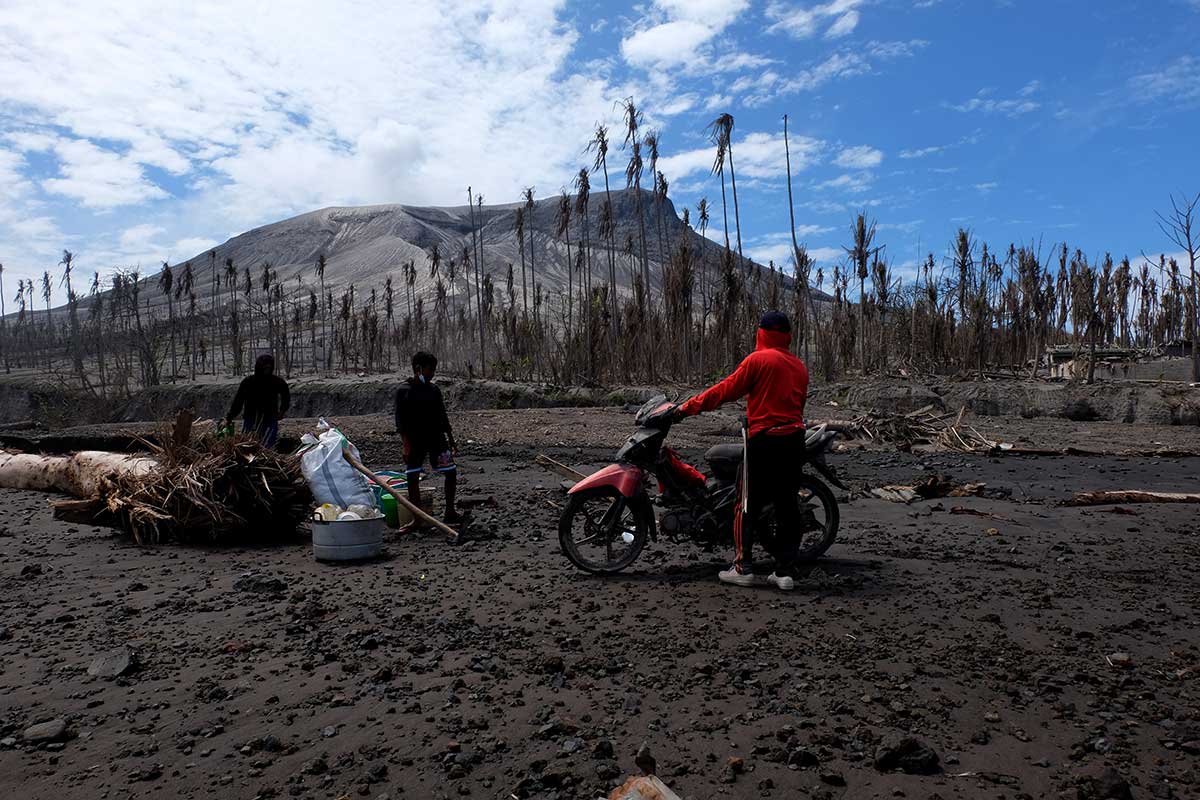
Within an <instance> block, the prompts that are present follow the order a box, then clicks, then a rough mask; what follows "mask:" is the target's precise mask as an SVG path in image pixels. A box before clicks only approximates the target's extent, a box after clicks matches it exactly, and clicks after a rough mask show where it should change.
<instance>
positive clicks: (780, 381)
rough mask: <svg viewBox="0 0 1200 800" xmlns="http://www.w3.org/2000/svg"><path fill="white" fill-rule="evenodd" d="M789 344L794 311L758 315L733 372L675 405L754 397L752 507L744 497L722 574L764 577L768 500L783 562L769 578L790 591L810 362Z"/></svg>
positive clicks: (689, 410) (689, 411) (746, 581)
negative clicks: (750, 347) (749, 348)
mask: <svg viewBox="0 0 1200 800" xmlns="http://www.w3.org/2000/svg"><path fill="white" fill-rule="evenodd" d="M791 343H792V325H791V323H790V322H789V321H788V318H787V317H786V316H785V315H784V314H782V313H780V312H778V311H770V312H768V313H767V314H765V315H764V316H763V318H762V321H761V322H759V325H758V341H757V346H756V347H755V350H754V352H753V353H751V354H750V355H748V356H746V358H745V359H744V360H743V361H742V363H741V364H740V365H738V368H737V370H735V371H734V373H733V374H732V375H730V376H729V377H728V378H726V379H725V380H723V381H721V382H720V383H718V384H717V385H716V386H713V387H712V388H710V389H707V390H706V391H704V392H702V393H700V394H698V395H696V396H695V397H693V398H691V399H690V400H688V401H687V402H685V403H683V405H681V406H680V407H679V410H678V411H677V412H676V413H677V414H678V416H680V417H687V416H691V415H693V414H699V413H700V412H702V411H712V410H713V409H715V408H717V407H718V406H720V405H722V404H724V403H728V402H731V401H733V400H737V399H738V398H740V397H747V396H748V397H747V400H746V417H747V420H748V424H749V431H748V436H749V440H748V444H747V449H748V452H747V454H746V457H747V465H748V472H749V476H750V480H749V503H748V505H749V508H748V509H747V511H746V513H745V515H743V513H742V504H741V503H739V504H738V510H737V516H736V517H735V519H734V524H733V538H734V545H735V548H736V552H735V555H734V561H733V566H731V567H730V568H729V569H727V570H724V571H723V572H721V574H720V579H721V580H722V581H723V582H725V583H732V584H734V585H736V586H753V585H755V584H757V583H760V582H761V578H759V577H757V576H756V575H755V574H754V564H753V560H752V557H751V550H752V548H753V545H754V529H753V521H754V520H756V519H758V517H759V516H761V514H762V512H763V509H764V507H766V506H767V505H768V504H771V505H773V506H774V507H775V537H774V543H773V546H772V551H773V552H772V555H773V556H774V557H775V560H776V563H777V565H778V566H777V568H776V570H775V572H773V573H771V575H770V577H768V578H767V582H769V583H771V584H773V585H774V586H776V587H778V588H780V589H784V590H788V589H791V588H793V586H794V585H795V582H794V581H793V580H792V577H791V576H790V575H788V574H786V573H787V572H788V571H790V569H791V567H792V564H793V562H794V561H795V559H796V551H797V548H798V547H799V541H798V540H797V538H796V531H798V530H799V529H800V507H799V503H798V500H797V494H798V493H799V489H800V487H799V484H798V483H797V481H796V478H797V476H799V475H800V464H801V462H802V460H803V458H804V403H805V401H806V400H807V399H808V368H807V367H805V366H804V362H803V361H801V360H800V359H799V358H796V356H794V355H792V354H791V352H790V351H789V350H788V347H789V346H790V345H791Z"/></svg>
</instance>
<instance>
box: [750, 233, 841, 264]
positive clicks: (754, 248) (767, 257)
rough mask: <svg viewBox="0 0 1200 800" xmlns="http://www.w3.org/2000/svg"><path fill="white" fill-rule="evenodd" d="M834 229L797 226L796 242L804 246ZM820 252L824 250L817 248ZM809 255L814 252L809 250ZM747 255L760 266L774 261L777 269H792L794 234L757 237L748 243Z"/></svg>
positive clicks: (770, 234)
mask: <svg viewBox="0 0 1200 800" xmlns="http://www.w3.org/2000/svg"><path fill="white" fill-rule="evenodd" d="M832 232H833V228H832V227H830V226H827V225H797V226H796V241H797V242H799V244H800V245H801V246H804V243H805V239H807V238H808V237H810V236H814V235H818V234H824V233H832ZM817 249H818V250H820V249H822V248H817ZM806 250H807V248H806ZM808 252H809V254H811V253H812V252H813V251H812V250H808ZM746 255H748V256H749V257H750V258H752V259H754V260H755V261H757V262H758V263H760V264H766V263H767V262H768V261H774V262H775V266H777V267H787V268H788V269H791V267H792V263H793V260H792V234H791V232H790V231H781V232H779V233H768V234H766V235H763V236H756V237H754V239H752V240H748V241H747V242H746Z"/></svg>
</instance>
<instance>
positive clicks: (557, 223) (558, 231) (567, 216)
mask: <svg viewBox="0 0 1200 800" xmlns="http://www.w3.org/2000/svg"><path fill="white" fill-rule="evenodd" d="M554 235H555V236H565V237H566V241H567V340H568V342H569V341H570V337H571V333H572V331H573V330H574V327H573V323H574V321H575V317H574V315H573V311H574V302H575V283H574V281H573V276H572V274H571V273H572V267H573V265H574V263H575V262H574V261H573V260H572V259H571V198H570V196H569V195H567V190H566V189H563V190H562V194H560V195H559V197H558V211H557V213H556V214H555V217H554Z"/></svg>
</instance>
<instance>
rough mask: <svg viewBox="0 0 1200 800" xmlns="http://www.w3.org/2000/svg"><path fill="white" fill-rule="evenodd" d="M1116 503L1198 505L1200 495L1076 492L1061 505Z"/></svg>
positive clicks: (1122, 491)
mask: <svg viewBox="0 0 1200 800" xmlns="http://www.w3.org/2000/svg"><path fill="white" fill-rule="evenodd" d="M1117 503H1200V494H1196V493H1183V492H1144V491H1140V490H1137V489H1125V490H1121V491H1115V492H1076V493H1075V496H1074V497H1072V498H1071V499H1070V500H1067V501H1066V502H1064V503H1063V505H1068V506H1107V505H1113V504H1117Z"/></svg>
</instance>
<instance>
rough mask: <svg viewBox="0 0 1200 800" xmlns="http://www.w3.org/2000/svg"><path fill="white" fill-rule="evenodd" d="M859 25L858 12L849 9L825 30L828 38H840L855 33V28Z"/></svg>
mask: <svg viewBox="0 0 1200 800" xmlns="http://www.w3.org/2000/svg"><path fill="white" fill-rule="evenodd" d="M857 27H858V12H857V11H847V12H846V13H845V14H842V15H841V16H840V17H838V18H837V20H835V21H834V23H833V24H832V25H830V26H829V28H828V29H827V30H826V31H825V38H826V39H840V38H841V37H843V36H849V35H850V34H851V33H854V29H855V28H857Z"/></svg>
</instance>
